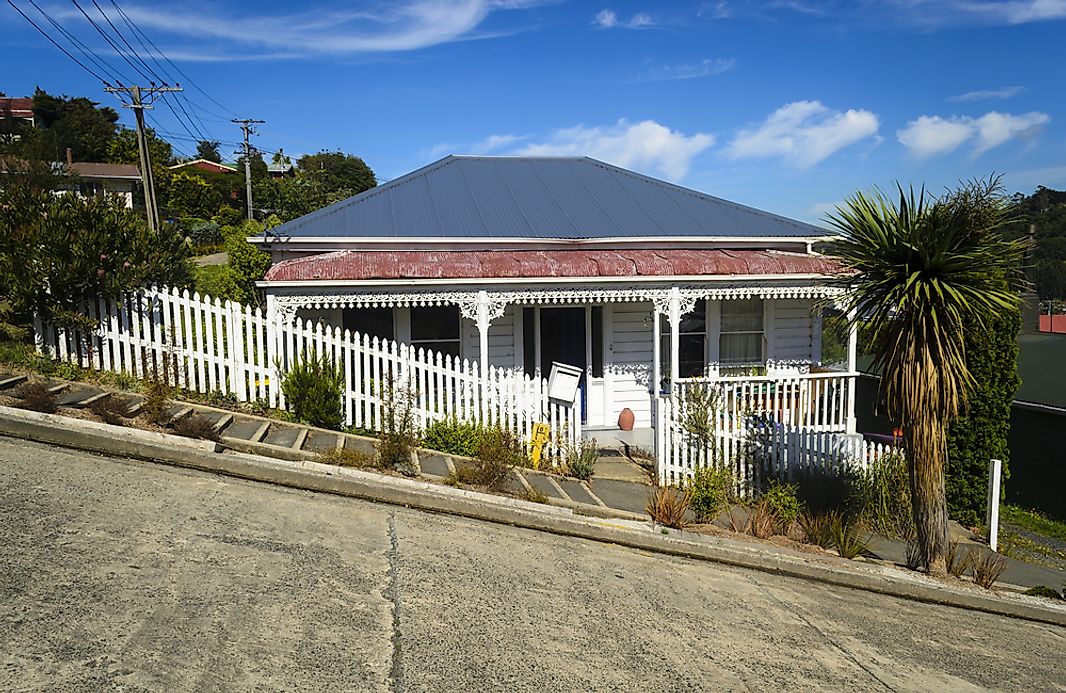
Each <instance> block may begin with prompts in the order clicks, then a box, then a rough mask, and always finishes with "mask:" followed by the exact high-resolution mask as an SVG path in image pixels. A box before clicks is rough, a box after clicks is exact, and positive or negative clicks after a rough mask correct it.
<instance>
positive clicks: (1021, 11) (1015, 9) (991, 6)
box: [959, 0, 1066, 24]
mask: <svg viewBox="0 0 1066 693" xmlns="http://www.w3.org/2000/svg"><path fill="white" fill-rule="evenodd" d="M959 5H960V6H961V7H963V8H965V9H968V10H970V11H971V12H974V13H976V14H984V15H986V16H988V17H992V18H997V19H1001V20H1003V21H1006V22H1007V23H1008V24H1028V23H1029V22H1046V21H1049V20H1053V19H1063V18H1066V0H1010V1H1008V2H964V3H959Z"/></svg>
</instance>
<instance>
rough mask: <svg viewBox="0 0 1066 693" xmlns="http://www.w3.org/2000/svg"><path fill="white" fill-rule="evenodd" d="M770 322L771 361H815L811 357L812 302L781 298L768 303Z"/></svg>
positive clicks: (812, 340)
mask: <svg viewBox="0 0 1066 693" xmlns="http://www.w3.org/2000/svg"><path fill="white" fill-rule="evenodd" d="M767 310H768V311H772V315H770V316H769V317H770V320H769V328H770V330H769V334H767V342H768V344H769V349H768V352H769V353H768V354H767V356H768V358H769V359H770V360H772V361H803V362H817V360H818V357H819V354H814V353H813V350H814V339H813V335H814V301H812V300H811V299H798V298H796V299H784V300H776V301H767Z"/></svg>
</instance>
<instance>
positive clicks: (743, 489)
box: [656, 375, 900, 497]
mask: <svg viewBox="0 0 1066 693" xmlns="http://www.w3.org/2000/svg"><path fill="white" fill-rule="evenodd" d="M800 379H802V376H800V377H786V378H781V379H779V380H774V379H772V378H766V377H762V378H759V379H757V380H758V382H757V383H756V384H755V385H754V386H753V384H752V382H751V381H744V380H739V381H730V380H727V379H723V380H719V381H708V382H703V383H699V385H698V387H701V388H711V389H714V390H715V391H716V392H717V397H715V398H714V406H713V407H712V408H711V409H710V410H706V409H704V408H703V407H699V406H697V407H693V402H694V401H697V400H693V398H692V397H691V392H690V391H691V389H692V387H694V386H696V385H695V384H693V383H688V384H685V385H683V384H681V383H678V385H677V386H675V388H674V389H673V391H672V392H671V393H670V394H668V395H664V396H661V397H659V398H658V400H657V411H656V417H657V418H656V429H657V431H656V433H657V437H656V446H657V449H656V458H657V460H658V467H659V469H658V471H659V482H660V483H663V484H675V485H677V484H683V483H684V482H685V481H686V480H688V479H689V478H691V477H692V475H693V474H694V473H695V471H696V469H698V468H700V467H704V466H728V467H730V468H731V469H732V471H733V473H734V477H735V478H736V480H737V489H736V490H737V492H738V493H739V494H740V495H741V496H743V497H747V496H750V495H751V494H752V493H753V492H754V491H755V490H756V489H759V488H763V487H764V485H765V483H766V482H767V481H769V480H770V479H779V480H786V481H787V480H795V479H797V478H799V477H801V476H803V475H805V474H811V473H834V472H836V471H839V470H841V469H843V468H845V467H850V468H857V469H860V470H863V471H865V470H867V469H869V467H870V466H871V465H874V464H876V463H877V462H878V461H879V460H880V459H881V458H883V457H884V456H886V455H889V454H897V453H899V452H900V450H899V449H898V448H896V447H894V446H892V445H887V444H884V443H877V442H872V441H867V440H865V439H864V438H863V437H862V436H861V435H859V434H848V433H846V432H845V424H846V413H847V411H846V409H844V408H843V407H842V405H841V402H844V401H846V399H847V398H846V389H845V388H846V387H849V386H851V383H850V382H847V381H849V380H850V378H848V377H847V376H839V375H837V376H832V375H827V376H825V377H816V378H814V379H813V384H811V385H810V386H808V387H804V388H799V383H798V381H799V380H800ZM834 379H836V380H837V381H838V382H837V383H836V386H835V387H834V385H833V382H832V381H833V380H834ZM769 383H774V384H776V387H775V388H770V387H768V386H767V385H768V384H769ZM845 383H847V384H846V385H845ZM774 392H776V393H777V394H774ZM782 393H783V394H782ZM800 393H802V397H800ZM785 402H787V403H789V406H785V405H784V404H783V403H785Z"/></svg>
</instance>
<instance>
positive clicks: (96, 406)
mask: <svg viewBox="0 0 1066 693" xmlns="http://www.w3.org/2000/svg"><path fill="white" fill-rule="evenodd" d="M89 411H91V412H92V413H93V414H95V415H96V416H98V417H100V420H101V421H103V422H104V423H108V424H111V425H112V426H122V425H125V423H126V419H128V418H129V416H130V405H129V402H127V401H126V400H125V399H123V398H122V397H119V396H118V395H114V394H109V395H108V396H107V397H103V398H101V399H98V400H96V401H95V402H93V403H92V404H90V405H89Z"/></svg>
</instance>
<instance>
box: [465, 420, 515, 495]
mask: <svg viewBox="0 0 1066 693" xmlns="http://www.w3.org/2000/svg"><path fill="white" fill-rule="evenodd" d="M475 459H476V464H475V467H474V469H475V472H476V474H475V477H474V480H473V483H475V484H477V485H479V486H485V487H486V488H488V489H490V490H492V491H499V490H502V489H503V486H504V484H505V483H506V482H507V476H508V475H509V474H510V472H511V469H512V468H513V467H515V466H525V464H526V459H527V458H526V451H525V446H523V445H522V441H521V440H519V439H518V436H516V435H514V434H513V433H511V432H510V431H506V430H504V429H502V428H489V429H486V431H485V434H484V436H482V439H481V445H479V446H478V451H477V457H476V458H475Z"/></svg>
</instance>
